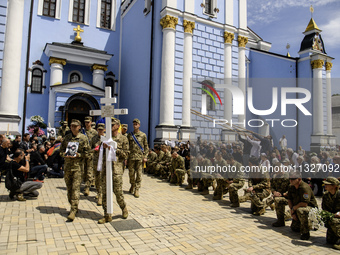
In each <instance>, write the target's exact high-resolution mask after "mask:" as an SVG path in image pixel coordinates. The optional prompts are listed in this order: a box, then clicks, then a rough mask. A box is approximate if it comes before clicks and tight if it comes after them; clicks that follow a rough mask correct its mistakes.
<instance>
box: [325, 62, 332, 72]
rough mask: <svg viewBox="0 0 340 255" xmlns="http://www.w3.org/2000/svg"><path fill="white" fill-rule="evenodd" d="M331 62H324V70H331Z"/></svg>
mask: <svg viewBox="0 0 340 255" xmlns="http://www.w3.org/2000/svg"><path fill="white" fill-rule="evenodd" d="M332 67H333V63H332V62H326V71H330V70H332Z"/></svg>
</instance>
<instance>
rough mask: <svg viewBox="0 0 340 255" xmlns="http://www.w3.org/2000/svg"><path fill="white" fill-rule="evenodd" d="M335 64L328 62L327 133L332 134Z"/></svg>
mask: <svg viewBox="0 0 340 255" xmlns="http://www.w3.org/2000/svg"><path fill="white" fill-rule="evenodd" d="M332 66H333V64H332V63H331V62H326V102H327V135H332V134H333V130H332V126H333V123H332V80H331V70H332Z"/></svg>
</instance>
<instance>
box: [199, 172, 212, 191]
mask: <svg viewBox="0 0 340 255" xmlns="http://www.w3.org/2000/svg"><path fill="white" fill-rule="evenodd" d="M214 180H215V178H214V177H213V176H212V175H211V174H206V173H202V175H201V179H200V181H199V183H198V186H199V191H203V190H207V189H209V187H210V186H212V185H213V183H214Z"/></svg>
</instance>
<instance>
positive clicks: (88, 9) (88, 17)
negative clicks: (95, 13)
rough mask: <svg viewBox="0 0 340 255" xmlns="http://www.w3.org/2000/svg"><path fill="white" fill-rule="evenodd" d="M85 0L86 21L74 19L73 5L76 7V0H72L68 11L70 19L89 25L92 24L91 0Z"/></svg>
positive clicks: (70, 20)
mask: <svg viewBox="0 0 340 255" xmlns="http://www.w3.org/2000/svg"><path fill="white" fill-rule="evenodd" d="M84 1H85V6H84V22H83V23H81V22H78V21H73V7H74V0H70V4H69V12H68V21H69V22H72V23H77V24H84V25H89V24H90V1H89V0H84Z"/></svg>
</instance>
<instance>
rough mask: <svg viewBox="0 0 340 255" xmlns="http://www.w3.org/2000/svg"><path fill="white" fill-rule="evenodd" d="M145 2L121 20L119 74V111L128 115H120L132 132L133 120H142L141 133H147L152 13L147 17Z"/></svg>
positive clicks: (136, 6) (140, 3)
mask: <svg viewBox="0 0 340 255" xmlns="http://www.w3.org/2000/svg"><path fill="white" fill-rule="evenodd" d="M143 9H144V1H137V2H136V3H135V4H134V5H133V6H132V7H131V9H130V10H129V11H128V12H127V13H126V14H125V16H124V17H123V21H122V52H121V54H122V55H121V66H120V68H121V73H120V93H119V96H120V99H119V100H120V102H119V107H120V108H128V110H129V114H128V115H126V116H124V115H122V116H120V117H119V118H120V119H121V121H122V123H127V124H128V125H129V130H128V131H129V132H130V131H132V130H133V128H132V120H133V119H134V118H138V119H139V120H140V121H141V131H143V132H144V133H146V134H147V133H148V118H149V110H148V109H149V81H150V45H151V34H150V33H151V14H150V13H149V14H148V15H146V16H144V14H143Z"/></svg>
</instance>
